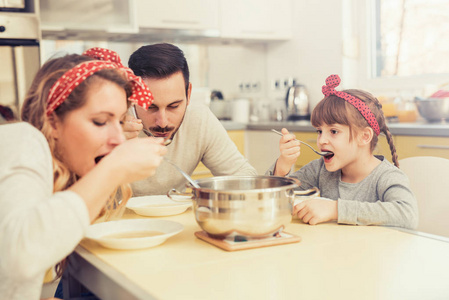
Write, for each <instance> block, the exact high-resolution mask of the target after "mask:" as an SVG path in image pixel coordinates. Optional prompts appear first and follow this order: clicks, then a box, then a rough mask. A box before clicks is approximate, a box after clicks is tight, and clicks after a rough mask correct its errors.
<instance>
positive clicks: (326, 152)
mask: <svg viewBox="0 0 449 300" xmlns="http://www.w3.org/2000/svg"><path fill="white" fill-rule="evenodd" d="M271 131H273V132H275V133H277V134H279V135H281V136H284V135H283V134H282V132H280V131H277V130H275V129H271ZM296 140H297V141H299V142H300V143H301V144H304V145H306V146H307V147H309V148H310V149H312V150H313V152H315V153H316V154H318V155H321V156H326V155H329V154H332V152H328V151H325V152H320V151H316V150H315V149H314V148H313V147H312V146H310V145H309V144H307V143H304V142H303V141H301V140H298V139H296Z"/></svg>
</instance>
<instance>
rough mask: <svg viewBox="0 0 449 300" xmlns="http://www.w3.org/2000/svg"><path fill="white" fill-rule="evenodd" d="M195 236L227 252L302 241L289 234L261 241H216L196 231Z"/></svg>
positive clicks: (284, 233)
mask: <svg viewBox="0 0 449 300" xmlns="http://www.w3.org/2000/svg"><path fill="white" fill-rule="evenodd" d="M195 236H196V237H197V238H199V239H201V240H203V241H205V242H208V243H209V244H212V245H214V246H217V247H218V248H221V249H223V250H226V251H236V250H245V249H253V248H260V247H269V246H275V245H282V244H290V243H298V242H300V241H301V237H299V236H297V235H294V234H291V233H288V232H285V231H283V232H281V233H280V234H279V235H278V236H276V237H274V236H273V237H269V238H261V239H242V240H239V239H234V238H232V239H231V238H226V239H223V240H219V239H214V238H212V237H210V236H209V235H208V234H207V233H206V232H205V231H196V232H195Z"/></svg>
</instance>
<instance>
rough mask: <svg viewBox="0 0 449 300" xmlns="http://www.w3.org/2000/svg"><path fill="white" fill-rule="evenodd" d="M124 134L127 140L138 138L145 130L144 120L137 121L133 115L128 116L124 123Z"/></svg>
mask: <svg viewBox="0 0 449 300" xmlns="http://www.w3.org/2000/svg"><path fill="white" fill-rule="evenodd" d="M122 127H123V134H124V135H125V137H126V139H127V140H130V139H134V138H136V137H137V136H138V135H139V133H140V131H141V130H142V128H143V125H142V120H140V119H136V118H134V117H133V116H131V115H126V117H125V122H124V123H123V126H122Z"/></svg>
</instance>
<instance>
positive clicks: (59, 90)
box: [47, 48, 153, 116]
mask: <svg viewBox="0 0 449 300" xmlns="http://www.w3.org/2000/svg"><path fill="white" fill-rule="evenodd" d="M83 55H85V56H89V57H92V58H95V59H98V60H92V61H87V62H83V63H80V64H79V65H76V66H75V67H73V68H72V69H70V70H68V71H67V72H65V73H64V75H62V76H61V77H60V78H59V79H58V80H57V81H56V82H55V83H54V84H53V86H52V87H51V89H50V92H49V94H48V98H47V116H48V115H50V114H51V113H52V112H53V111H54V110H55V109H56V108H57V107H58V106H59V105H61V103H63V102H64V101H65V100H66V99H67V97H68V96H69V95H70V93H71V92H72V91H73V90H74V89H75V88H76V87H77V86H78V85H79V84H80V83H81V82H83V81H84V80H86V78H87V77H89V76H91V75H92V74H94V73H95V72H98V71H100V70H104V69H119V70H123V71H124V72H125V74H126V77H127V78H128V79H129V80H130V81H131V83H132V95H131V96H130V97H129V100H130V101H132V102H134V103H136V104H137V105H139V106H141V107H142V108H144V109H147V108H148V107H149V106H150V105H151V103H153V95H152V94H151V91H150V89H149V88H148V87H147V86H146V84H145V83H144V82H143V81H142V79H141V78H140V77H138V76H136V75H134V73H133V71H132V70H131V69H129V68H126V67H124V66H123V64H122V62H121V60H120V57H119V56H118V54H117V53H116V52H114V51H111V50H108V49H103V48H91V49H89V50H87V51H85V52H84V53H83Z"/></svg>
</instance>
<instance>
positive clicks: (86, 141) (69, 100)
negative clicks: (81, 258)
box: [0, 49, 166, 299]
mask: <svg viewBox="0 0 449 300" xmlns="http://www.w3.org/2000/svg"><path fill="white" fill-rule="evenodd" d="M92 57H96V58H100V59H102V61H100V60H95V59H93V58H92ZM109 60H110V61H109ZM128 98H129V100H132V101H134V102H136V103H137V104H139V105H141V106H143V107H144V108H146V107H148V106H149V105H150V104H151V102H152V96H151V93H150V92H149V90H148V87H146V86H145V85H144V84H143V83H142V81H141V80H140V78H139V77H136V76H134V74H133V73H132V72H131V71H130V70H129V69H127V68H124V67H123V66H122V65H121V63H120V59H119V58H118V56H117V55H116V54H115V53H114V52H112V51H109V50H105V49H92V50H90V51H87V52H86V53H85V55H75V54H73V55H67V56H64V57H61V58H55V59H52V60H50V61H48V62H47V63H45V64H44V65H43V66H42V68H41V69H40V70H39V71H38V73H37V74H36V77H35V78H34V81H33V83H32V85H31V88H30V90H29V91H28V94H27V96H26V99H25V102H24V105H23V107H22V119H23V120H24V121H26V122H27V123H24V122H22V123H12V124H6V125H1V126H0V140H1V141H2V144H1V147H0V157H1V160H0V207H1V208H2V209H1V210H0V295H1V298H2V299H38V298H39V295H40V293H41V287H42V282H43V278H44V274H45V271H46V270H47V269H49V268H50V267H52V266H54V265H55V264H56V263H58V262H60V261H61V260H63V259H64V258H65V257H66V256H67V255H69V254H70V253H71V252H72V251H73V249H74V248H75V246H76V245H77V244H78V243H79V242H80V241H81V239H82V238H83V236H84V234H85V232H86V229H87V227H88V226H89V224H90V223H92V222H93V221H94V220H95V219H97V218H98V217H99V216H101V215H105V216H106V217H107V216H110V215H111V214H112V213H113V212H114V211H116V210H117V209H119V208H121V207H123V206H124V205H125V204H126V201H127V200H128V198H129V197H130V195H131V193H130V188H129V187H128V186H127V184H128V183H130V182H131V181H134V180H140V179H143V178H145V177H148V176H151V175H153V174H154V172H155V170H156V168H157V166H158V165H159V164H160V162H161V160H162V155H163V154H165V152H166V149H165V147H164V146H163V145H162V143H163V139H152V138H145V139H134V140H130V141H126V142H125V138H124V135H123V130H122V125H121V123H122V121H123V119H124V117H125V114H126V112H127V109H128V103H127V99H128ZM30 124H31V125H32V126H31V125H30ZM119 186H120V191H121V193H120V194H121V195H122V197H123V198H122V200H121V202H117V201H116V200H115V199H116V196H115V191H116V190H117V188H118V187H119ZM61 267H62V265H61V264H59V268H57V274H58V275H59V276H60V275H61V274H62V271H63V269H62V268H61Z"/></svg>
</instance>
